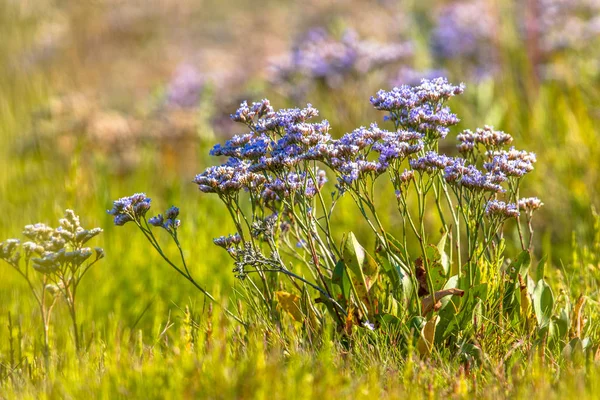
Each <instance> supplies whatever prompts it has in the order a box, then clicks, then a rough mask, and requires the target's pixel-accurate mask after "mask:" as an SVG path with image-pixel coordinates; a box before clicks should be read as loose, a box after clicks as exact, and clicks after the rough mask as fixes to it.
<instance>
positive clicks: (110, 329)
mask: <svg viewBox="0 0 600 400" xmlns="http://www.w3.org/2000/svg"><path fill="white" fill-rule="evenodd" d="M229 3H232V2H228V5H227V6H228V7H229V8H233V6H231V4H229ZM233 3H235V2H233ZM269 4H270V3H269ZM287 6H288V7H289V5H287ZM211 7H213V8H214V7H215V5H214V4H212V5H211ZM270 7H272V10H271V8H270V9H269V10H271V11H272V12H276V11H277V12H285V10H288V11H289V10H290V9H291V10H293V9H292V8H291V7H290V8H289V9H288V8H284V11H281V10H279V9H278V8H277V6H276V5H272V4H271V5H270ZM273 10H275V11H273ZM67 11H69V10H67ZM67 11H65V10H62V12H67ZM71 11H72V10H71ZM75 11H78V10H75ZM75 11H72V14H68V16H69V17H71V18H75V17H76V16H77V15H79V14H77V13H76V12H75ZM220 12H222V13H223V14H226V12H225V10H221V11H220ZM84 15H87V14H84ZM207 15H208V14H201V15H200V16H199V17H198V18H199V19H201V20H202V19H210V17H209V16H208V17H207ZM221 17H222V18H226V15H222V16H221ZM86 18H90V17H89V16H88V17H86ZM42 19H43V18H42V17H40V16H35V15H34V16H24V15H23V14H22V13H21V12H19V11H17V8H16V7H15V6H14V4H13V3H11V2H7V1H4V2H0V37H2V40H0V210H2V217H1V218H0V241H1V240H4V239H5V238H9V237H20V236H21V231H22V227H23V226H24V225H26V224H30V223H35V222H38V221H39V222H45V223H48V224H54V225H55V224H56V223H57V220H58V218H60V217H61V216H62V213H63V210H64V209H66V208H72V209H74V210H76V211H77V212H78V213H79V214H80V216H81V218H82V222H83V224H84V225H85V226H100V227H102V228H103V229H104V233H103V234H102V235H100V236H99V237H98V238H97V239H96V240H97V243H96V245H98V246H101V247H103V248H104V249H105V252H106V258H105V259H104V260H102V261H101V262H100V263H99V264H98V265H97V266H96V267H94V268H93V270H91V272H90V274H89V276H88V277H87V278H86V279H84V280H83V283H82V286H81V288H80V298H79V305H78V309H79V316H80V324H81V326H82V331H83V339H84V343H85V346H86V349H85V350H84V351H83V352H82V353H81V354H79V355H78V354H76V353H75V350H74V348H73V343H72V338H71V334H70V331H69V326H70V325H69V316H68V313H67V309H66V307H65V305H64V304H60V303H59V305H58V306H57V309H56V311H55V315H54V322H53V325H52V328H51V332H50V334H51V347H52V352H51V356H50V360H49V364H48V365H47V366H44V365H43V362H44V361H43V358H42V356H41V350H42V338H41V329H42V328H41V326H39V321H38V320H39V315H38V312H37V309H36V306H35V303H34V301H33V299H32V298H31V297H30V296H29V293H28V289H27V286H26V284H25V283H24V282H22V280H21V279H20V277H19V276H18V275H17V274H15V273H14V272H13V271H12V270H11V269H10V268H9V267H8V266H7V265H5V264H2V265H0V398H2V399H4V398H7V399H12V398H15V399H26V398H31V399H38V398H84V397H90V398H107V399H114V398H269V399H271V398H285V399H288V398H370V399H372V398H381V397H390V398H407V397H409V398H438V397H449V398H468V397H470V396H472V395H477V396H478V397H482V398H531V397H540V398H547V399H551V398H578V399H583V398H595V397H597V393H598V391H599V390H600V387H599V382H600V353H599V352H598V351H597V352H596V353H595V354H590V355H589V356H588V357H587V359H585V360H575V361H572V360H571V361H570V360H569V359H568V358H566V357H561V356H560V350H558V351H555V350H553V351H552V352H551V354H553V355H555V357H550V356H548V355H547V354H546V355H544V352H543V346H540V344H535V345H532V342H533V340H530V339H531V334H530V332H526V331H525V330H523V329H522V328H515V329H507V330H506V331H502V330H500V329H498V327H497V326H496V325H495V323H496V322H495V321H496V319H495V318H496V317H497V313H496V312H495V310H494V309H493V306H492V305H486V310H485V316H486V317H487V318H489V321H487V324H485V328H484V329H482V331H481V333H480V334H479V336H477V340H478V343H479V345H480V347H481V349H482V352H481V358H480V359H479V361H474V360H473V359H470V358H469V357H466V356H464V357H463V356H461V354H464V353H461V352H460V351H459V349H456V348H442V349H435V350H434V351H433V354H432V355H431V357H429V358H421V357H420V356H419V355H418V353H417V352H416V350H408V351H406V350H405V349H402V348H401V346H400V345H399V344H398V343H396V342H394V340H392V339H391V338H393V335H392V334H391V333H393V332H391V333H390V332H386V331H384V330H382V331H378V332H376V333H372V334H371V333H369V332H364V331H358V332H356V333H355V335H354V337H353V338H352V340H350V341H348V340H345V339H343V338H341V337H340V336H339V335H338V334H336V333H335V328H334V327H333V326H329V327H327V329H324V332H325V333H324V334H323V336H322V337H315V338H311V337H310V336H308V335H306V334H305V333H306V332H304V331H303V330H302V327H301V326H299V324H297V323H295V322H293V321H292V320H291V319H290V318H287V319H284V322H283V323H281V324H279V325H278V324H274V323H270V322H268V321H265V320H264V319H261V318H260V317H258V316H256V317H252V313H251V310H248V309H247V308H242V310H241V313H242V314H244V315H248V316H249V318H250V320H251V321H252V323H251V324H250V326H249V327H248V328H244V327H242V326H240V325H237V324H236V323H235V322H234V321H232V320H230V319H227V318H225V316H224V315H223V314H222V313H221V312H219V308H218V307H215V308H210V307H209V305H208V304H206V303H205V302H204V299H203V297H202V296H201V295H200V294H199V293H198V292H197V291H196V290H194V288H193V287H192V285H190V284H189V283H188V282H186V281H185V280H183V279H181V278H180V277H179V276H177V275H175V274H173V273H172V271H171V270H169V269H168V267H167V266H166V265H165V264H164V263H163V262H162V260H161V259H160V257H159V256H158V255H157V254H155V253H154V252H153V251H152V249H151V247H150V246H149V245H148V243H147V242H146V241H145V239H144V238H143V237H142V235H140V234H138V232H136V231H135V229H134V227H133V226H129V225H127V226H125V227H124V228H116V227H114V226H113V225H112V219H111V217H110V216H109V215H107V214H106V212H105V211H106V210H107V209H108V208H110V207H111V202H112V200H114V199H116V198H118V197H121V196H124V195H129V194H131V193H133V192H137V191H144V192H146V193H147V194H148V195H149V196H150V197H152V198H153V199H154V203H153V208H154V209H155V210H162V209H164V208H165V207H168V206H170V205H171V204H176V205H178V206H179V207H180V208H181V211H182V215H181V219H182V222H183V225H182V228H181V232H180V235H181V238H182V247H183V249H184V251H185V254H186V257H187V259H188V260H189V263H190V266H191V269H192V271H193V274H194V276H195V277H196V278H197V280H198V281H199V282H201V283H202V284H203V285H205V286H206V287H207V288H209V289H210V291H211V292H212V293H213V295H214V296H215V297H216V298H217V299H220V300H221V301H222V302H223V303H224V304H227V305H228V306H229V307H230V308H232V309H235V308H237V307H238V301H237V298H236V290H239V289H240V283H239V282H237V281H235V279H234V277H233V274H232V273H231V268H232V265H231V260H230V259H229V258H228V257H227V256H226V254H225V252H224V251H222V249H219V248H217V247H215V246H214V245H213V244H212V238H213V237H217V236H220V235H222V234H226V233H229V232H230V231H232V229H233V226H232V224H231V222H230V221H229V219H228V217H227V215H225V209H224V207H223V206H222V204H221V203H220V202H218V201H217V200H216V199H214V198H211V197H210V196H203V195H201V194H200V193H198V191H197V188H196V186H195V185H194V184H192V183H191V180H192V179H193V177H194V175H195V174H196V173H197V172H199V171H201V170H202V168H203V167H205V166H207V165H209V164H210V163H211V160H209V159H208V157H206V156H205V155H206V154H207V152H208V149H209V147H210V146H211V145H212V142H211V140H212V139H206V137H210V135H209V132H208V131H210V130H211V129H212V128H209V127H207V126H202V127H201V128H200V132H199V136H200V137H205V139H199V140H198V141H197V142H195V143H194V144H193V145H191V147H190V149H188V150H190V151H191V152H192V158H195V161H194V162H193V163H192V166H191V167H188V166H183V167H181V166H180V167H179V168H178V167H174V166H173V165H177V162H175V163H174V162H173V157H172V156H171V155H169V150H168V149H167V150H165V148H164V147H161V145H160V144H156V143H153V142H147V143H144V144H142V146H141V147H140V150H139V152H140V154H141V156H140V162H139V164H138V165H137V167H136V168H135V170H133V171H132V172H130V173H128V174H123V175H120V174H117V173H115V172H114V169H112V161H111V160H112V159H111V158H110V152H108V153H107V152H101V151H95V150H94V148H95V146H94V143H91V144H90V143H88V142H86V141H85V140H83V141H81V142H77V143H76V146H74V150H73V151H72V152H70V153H68V154H64V153H61V152H60V151H57V148H56V147H55V146H53V145H52V144H50V145H48V142H47V141H42V140H39V138H38V137H37V136H36V135H34V134H33V133H32V127H33V126H34V117H33V115H34V113H35V111H36V110H39V109H40V108H43V107H45V106H46V105H47V103H48V100H49V99H50V98H51V97H53V96H55V95H56V94H58V93H59V92H61V91H64V90H65V88H69V87H70V86H71V84H72V86H74V87H75V88H77V87H79V86H80V85H81V81H82V80H83V81H85V79H87V78H89V79H90V80H91V79H98V78H97V77H95V78H94V76H87V75H86V74H85V73H83V72H81V75H77V76H75V75H73V76H72V75H71V74H72V73H73V71H74V70H76V69H77V67H78V65H79V64H78V63H81V60H80V59H78V58H77V57H76V56H73V55H72V53H71V52H67V54H68V55H69V57H74V58H73V59H71V58H69V57H65V58H62V59H59V60H58V61H53V62H52V63H51V66H50V67H49V68H32V69H30V70H21V69H20V68H18V65H19V64H18V63H15V60H16V59H17V56H19V54H21V50H22V49H27V48H29V47H30V45H31V43H32V42H33V40H34V33H35V32H34V31H35V29H34V28H35V27H36V26H37V24H39V23H40V22H41V20H42ZM148 23H149V24H150V23H152V22H148ZM211 29H213V30H216V29H217V28H215V27H212V28H211ZM150 31H152V32H154V30H152V29H150ZM213 33H214V32H213ZM148 35H150V34H148ZM157 35H158V34H157ZM140 37H141V39H140V38H137V39H136V38H133V39H132V38H128V40H130V42H128V44H129V45H130V46H132V48H137V45H136V43H137V42H136V41H137V40H140V41H141V43H142V44H143V45H142V44H140V46H139V47H143V48H145V49H146V46H147V47H150V48H152V46H159V45H161V41H160V39H156V37H155V36H152V35H150V38H149V39H148V38H147V40H146V39H144V38H145V36H144V34H140ZM158 37H159V38H160V36H158ZM151 39H152V40H151ZM144 40H146V41H144ZM157 43H158V44H157ZM79 45H80V46H81V44H79ZM79 50H81V49H79ZM146 50H147V49H146ZM522 51H523V50H522V49H517V50H515V53H514V54H512V55H514V60H516V61H512V62H513V63H514V64H516V67H515V65H507V66H506V74H504V75H503V76H502V77H501V78H499V79H498V80H496V81H482V82H479V83H473V84H470V85H469V86H468V88H467V92H466V94H465V96H464V98H462V99H460V100H457V102H456V103H454V104H453V108H454V110H455V111H456V112H457V113H458V114H459V115H461V116H462V117H463V121H462V123H461V125H460V126H459V128H462V127H463V126H464V127H473V126H480V125H483V124H494V125H495V126H496V128H498V129H503V130H505V131H507V132H509V133H511V134H513V136H515V139H516V140H517V141H518V143H520V146H521V147H522V148H526V149H528V150H530V151H534V152H536V153H537V154H538V163H537V165H536V171H535V172H534V173H533V174H532V176H531V178H530V185H529V190H531V193H525V195H538V196H539V197H540V198H542V199H543V201H544V203H546V207H545V208H544V209H543V210H542V211H541V212H540V214H538V216H537V226H536V234H537V238H536V253H535V256H536V258H537V259H539V258H541V257H542V255H545V254H546V255H549V256H550V260H551V262H550V265H548V266H547V267H546V275H547V278H548V280H549V281H550V282H551V284H552V287H553V290H554V293H555V296H556V297H558V302H559V303H560V304H564V303H566V302H568V301H574V300H573V299H576V298H577V297H578V296H579V295H582V294H583V295H585V296H587V298H588V301H587V304H586V306H585V308H584V314H585V318H586V320H587V325H586V333H587V335H588V336H589V337H591V338H593V340H595V343H594V346H596V347H597V346H598V339H600V331H599V325H598V317H599V304H598V301H597V300H596V299H598V294H599V283H600V272H599V271H600V256H599V255H598V254H599V253H600V222H599V221H600V220H599V219H598V217H597V216H596V217H595V218H596V220H594V214H593V211H592V207H593V206H595V207H596V209H600V203H599V200H598V194H599V190H600V172H599V171H600V161H598V160H600V146H599V145H598V140H599V139H600V132H599V131H598V109H600V91H599V90H598V87H600V86H598V81H597V78H595V80H594V78H590V77H583V78H581V79H574V80H573V82H574V83H571V84H559V83H543V84H542V85H541V86H540V87H539V88H536V89H531V88H529V87H528V86H527V85H525V84H524V82H523V81H524V80H525V79H526V78H523V76H522V75H521V72H523V71H524V70H526V69H527V66H526V65H522V64H521V63H522V62H523V61H522V60H523V56H522V54H519V53H518V52H522ZM121 57H122V58H125V56H124V55H121ZM423 57H424V59H427V55H423ZM508 64H510V63H508ZM15 65H16V66H17V67H16V68H15ZM98 71H104V70H102V69H100V67H99V69H98ZM98 71H96V73H98V74H100V72H98ZM451 71H452V74H453V75H454V76H456V77H457V80H460V75H459V72H458V71H457V70H456V69H454V70H451ZM575 73H576V72H575ZM573 78H577V77H573ZM583 79H585V80H583ZM113 84H114V83H113ZM107 85H108V83H107ZM380 85H381V80H378V77H377V76H375V77H372V78H370V79H369V80H365V81H364V82H361V83H358V82H353V83H350V84H348V85H347V87H344V89H343V90H344V91H343V92H342V93H341V94H338V95H337V96H336V95H332V94H331V93H329V92H328V91H325V90H317V91H315V92H314V93H312V94H311V95H312V97H311V99H310V100H311V101H312V102H313V104H314V105H315V106H316V107H317V108H319V109H320V110H321V113H322V116H323V117H324V118H328V119H329V120H330V121H331V123H332V125H333V126H335V127H337V129H338V130H337V131H336V132H334V134H336V135H340V134H343V133H344V132H347V131H350V130H351V129H353V128H355V127H356V126H358V125H367V124H368V123H370V122H372V121H378V120H379V118H380V115H378V114H377V113H376V112H374V111H370V110H369V104H368V96H369V95H371V94H372V93H373V92H374V91H375V90H377V89H379V86H380ZM100 86H101V84H100ZM262 87H264V85H263V84H260V83H259V84H257V85H256V87H254V88H249V89H247V91H246V92H250V93H254V94H255V95H256V98H262V97H265V96H266V95H269V94H271V95H273V96H272V98H273V99H274V102H278V104H277V106H282V107H283V106H285V105H288V104H289V100H287V99H283V98H277V94H274V93H268V89H265V91H267V93H264V92H263V91H262V89H261V88H262ZM245 90H246V89H245ZM124 91H125V90H124ZM115 93H118V91H116V92H115ZM241 94H242V90H240V93H238V94H236V95H241ZM116 97H117V95H116V94H115V98H111V99H109V100H111V101H112V102H113V104H116V106H115V108H119V109H124V110H125V111H124V112H125V113H132V114H134V113H135V112H136V109H137V108H139V107H142V106H140V105H139V104H135V105H133V106H131V105H129V104H130V103H129V101H128V99H125V100H124V99H123V98H116ZM216 97H217V96H215V101H218V100H219V99H218V98H216ZM275 99H276V100H275ZM249 100H252V99H249ZM128 107H129V108H128ZM225 111H227V112H230V111H234V110H233V109H231V110H229V109H228V110H225ZM204 134H206V135H204ZM211 134H212V133H211ZM51 143H52V142H51ZM26 144H27V145H28V146H27V148H28V150H27V151H24V150H23V148H24V147H25V145H26ZM177 151H178V148H177V147H176V148H175V153H176V154H177ZM176 158H177V155H176V156H175V159H176ZM390 204H391V203H390ZM390 204H388V207H389V208H391V206H390ZM384 206H385V204H384ZM340 208H341V210H340V211H341V212H340V213H339V214H338V216H337V217H336V218H337V219H336V220H335V224H336V235H337V238H336V239H337V240H340V239H341V237H342V235H343V233H344V232H347V231H348V230H349V229H350V227H352V229H353V230H355V231H357V232H358V234H359V235H361V234H362V236H364V237H366V233H367V228H366V226H364V223H363V222H361V220H359V218H358V213H357V212H356V211H355V210H353V209H352V204H351V203H350V202H349V203H348V204H344V207H340ZM395 222H396V221H395V219H394V217H393V216H389V217H387V220H385V221H384V223H385V224H389V225H391V226H393V225H394V223H395ZM356 226H358V229H357V228H356ZM165 236H166V235H165ZM162 239H164V240H165V241H164V243H165V245H166V249H167V251H168V252H169V254H173V255H174V256H175V255H176V251H177V249H176V248H175V247H174V246H172V245H170V244H168V241H167V240H166V239H167V238H166V237H163V238H162ZM513 245H514V243H513ZM509 249H515V247H514V246H513V247H509ZM512 254H515V255H516V252H514V251H513V253H512ZM569 299H570V300H569ZM209 309H210V311H209ZM253 318H254V319H253ZM9 319H10V321H11V323H10V326H9ZM540 348H541V349H542V350H540ZM44 370H46V371H47V374H46V375H44V374H43V372H42V371H44Z"/></svg>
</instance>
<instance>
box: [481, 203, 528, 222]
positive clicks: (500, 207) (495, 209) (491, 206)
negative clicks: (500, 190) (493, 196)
mask: <svg viewBox="0 0 600 400" xmlns="http://www.w3.org/2000/svg"><path fill="white" fill-rule="evenodd" d="M485 214H486V215H487V216H489V217H500V218H502V219H507V218H518V217H519V215H520V213H519V207H518V206H517V205H516V204H514V203H505V202H503V201H499V200H490V201H489V202H488V203H487V205H486V207H485Z"/></svg>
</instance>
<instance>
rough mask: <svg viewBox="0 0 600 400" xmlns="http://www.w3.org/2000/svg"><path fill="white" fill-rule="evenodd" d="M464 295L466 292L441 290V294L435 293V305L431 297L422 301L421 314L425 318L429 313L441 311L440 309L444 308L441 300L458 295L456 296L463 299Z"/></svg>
mask: <svg viewBox="0 0 600 400" xmlns="http://www.w3.org/2000/svg"><path fill="white" fill-rule="evenodd" d="M464 294H465V291H464V290H461V289H456V288H451V289H444V290H440V291H439V292H435V303H434V301H433V298H432V297H431V296H427V297H424V298H423V299H422V300H421V314H422V315H423V316H425V315H427V314H429V312H430V311H431V310H434V311H437V310H439V309H440V307H441V306H442V303H441V302H440V300H441V299H443V298H444V297H446V296H455V295H456V296H460V297H462V296H463V295H464Z"/></svg>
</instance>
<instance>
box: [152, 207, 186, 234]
mask: <svg viewBox="0 0 600 400" xmlns="http://www.w3.org/2000/svg"><path fill="white" fill-rule="evenodd" d="M178 216H179V208H177V207H175V206H172V207H170V208H169V209H168V210H167V211H166V212H165V215H164V216H163V215H162V214H158V215H157V216H155V217H152V218H150V219H149V220H148V223H149V224H150V225H152V226H156V227H158V228H164V229H165V230H167V231H168V232H171V233H173V232H175V231H176V230H177V228H179V226H180V225H181V221H180V220H178V219H177V217H178Z"/></svg>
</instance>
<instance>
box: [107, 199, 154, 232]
mask: <svg viewBox="0 0 600 400" xmlns="http://www.w3.org/2000/svg"><path fill="white" fill-rule="evenodd" d="M150 202H151V199H150V198H148V197H146V194H145V193H136V194H134V195H132V196H129V197H122V198H120V199H119V200H115V201H114V202H113V208H112V209H111V210H109V211H108V213H109V214H110V215H113V216H114V222H115V225H118V226H122V225H125V224H126V223H127V222H130V221H139V220H140V219H141V218H142V217H144V216H145V215H146V213H147V212H148V210H149V209H150Z"/></svg>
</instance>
